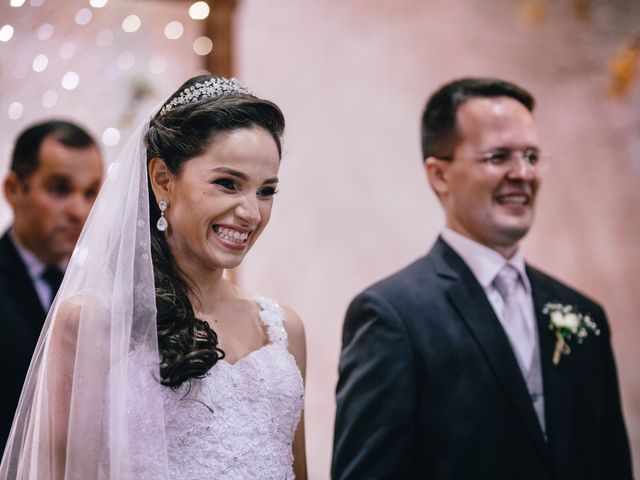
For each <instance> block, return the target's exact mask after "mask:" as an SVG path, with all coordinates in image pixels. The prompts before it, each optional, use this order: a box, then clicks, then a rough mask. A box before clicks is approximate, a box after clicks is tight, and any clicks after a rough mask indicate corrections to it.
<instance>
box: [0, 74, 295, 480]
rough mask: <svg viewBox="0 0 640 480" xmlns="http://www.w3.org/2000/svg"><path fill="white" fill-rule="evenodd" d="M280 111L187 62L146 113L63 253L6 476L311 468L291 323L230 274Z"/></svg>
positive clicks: (260, 193)
mask: <svg viewBox="0 0 640 480" xmlns="http://www.w3.org/2000/svg"><path fill="white" fill-rule="evenodd" d="M283 129H284V118H283V116H282V113H281V111H280V109H279V108H278V107H277V106H276V105H274V104H273V103H271V102H269V101H266V100H262V99H259V98H257V97H255V96H253V95H252V94H251V93H250V92H249V91H248V89H247V88H246V87H245V86H244V85H243V84H241V83H240V82H238V81H237V80H235V79H226V78H222V77H211V76H199V77H194V78H192V79H190V80H188V81H187V82H186V83H185V84H184V85H182V86H181V87H180V89H179V90H178V91H177V92H176V93H175V94H174V95H172V96H171V97H170V98H169V99H168V100H167V102H166V103H165V104H164V106H163V107H162V108H161V109H160V110H159V111H158V112H157V113H156V114H155V115H154V116H153V118H152V119H151V121H150V122H147V123H146V124H145V125H143V126H141V127H140V128H139V129H138V130H137V132H136V133H135V134H134V135H133V137H132V140H130V141H129V143H128V144H127V146H126V147H125V149H124V150H123V152H122V154H121V155H120V157H119V160H118V161H117V162H115V163H114V164H112V165H111V166H110V168H109V172H108V175H107V180H106V181H105V184H104V186H103V188H102V190H101V192H100V195H99V196H98V199H97V201H96V204H95V206H94V208H93V210H92V212H91V215H90V216H89V219H88V221H87V224H86V226H85V229H84V230H83V233H82V236H81V238H80V241H79V243H78V245H77V247H76V250H75V251H74V255H73V257H72V259H71V262H70V265H69V267H68V269H67V274H66V277H65V279H64V282H63V284H62V287H61V289H60V292H59V293H58V297H57V298H56V301H55V303H54V306H53V307H52V309H51V311H50V312H49V316H48V318H47V322H46V324H45V328H44V330H43V333H42V335H41V338H40V341H39V344H38V347H37V348H36V352H35V354H34V358H33V360H32V364H31V367H30V370H29V374H28V376H27V379H26V381H25V386H24V388H23V392H22V396H21V399H20V404H19V406H18V410H17V412H16V416H15V418H14V424H13V427H12V431H11V435H10V437H9V441H8V443H7V446H6V449H5V453H4V456H3V459H2V465H1V466H0V479H21V480H23V479H38V480H40V479H55V480H58V479H92V478H96V479H112V480H115V479H129V478H132V479H133V478H135V479H189V480H198V479H212V478H225V479H249V478H261V479H285V478H294V477H295V478H302V479H304V478H306V460H305V449H304V422H303V421H302V419H301V411H302V408H303V401H304V400H303V397H304V386H303V378H304V372H305V354H306V352H305V339H304V329H303V326H302V322H301V321H300V319H299V318H298V316H297V315H296V314H295V313H294V312H293V311H291V310H290V309H288V308H287V307H284V306H281V305H279V304H278V303H277V302H276V301H274V300H271V299H267V298H263V297H258V296H250V295H247V294H246V293H245V292H243V291H242V290H240V289H239V288H238V287H237V286H235V285H234V284H233V283H231V282H230V281H229V280H227V279H226V278H225V276H224V275H223V272H224V270H225V269H228V268H233V267H236V266H238V265H239V264H240V263H241V262H242V260H243V258H244V256H245V255H246V254H247V252H248V251H249V249H250V248H251V247H252V246H253V244H254V243H255V242H256V240H257V239H258V237H259V236H260V234H261V233H262V231H263V230H264V228H265V227H266V225H267V223H268V222H269V217H270V214H271V208H272V205H273V199H274V195H275V193H276V189H277V183H278V169H279V166H280V156H281V153H282V149H281V143H280V137H281V135H282V131H283Z"/></svg>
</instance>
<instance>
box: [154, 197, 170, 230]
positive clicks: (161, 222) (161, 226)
mask: <svg viewBox="0 0 640 480" xmlns="http://www.w3.org/2000/svg"><path fill="white" fill-rule="evenodd" d="M158 208H160V218H159V219H158V223H156V228H157V229H158V230H160V231H161V232H164V231H165V230H166V229H167V228H169V222H167V219H166V218H164V211H165V210H166V209H167V202H165V201H164V200H160V202H158Z"/></svg>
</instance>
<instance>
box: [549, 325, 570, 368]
mask: <svg viewBox="0 0 640 480" xmlns="http://www.w3.org/2000/svg"><path fill="white" fill-rule="evenodd" d="M555 333H556V348H555V350H554V351H553V364H554V365H558V364H559V363H560V357H561V356H562V354H565V355H569V354H570V353H571V348H570V347H569V345H568V344H567V342H566V341H565V339H564V337H563V336H562V334H561V333H560V332H558V331H556V332H555Z"/></svg>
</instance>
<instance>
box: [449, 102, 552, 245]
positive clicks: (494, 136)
mask: <svg viewBox="0 0 640 480" xmlns="http://www.w3.org/2000/svg"><path fill="white" fill-rule="evenodd" d="M456 120H457V127H458V133H459V136H460V141H459V143H458V144H457V146H456V148H455V149H454V152H453V160H452V161H450V162H448V163H447V165H445V167H444V171H443V174H444V175H445V179H446V189H445V192H444V194H443V195H441V198H442V201H443V205H444V208H445V213H446V216H447V223H448V226H449V227H450V228H452V229H454V230H456V231H458V232H459V233H462V234H463V235H466V236H467V237H469V238H471V239H473V240H476V241H478V242H479V243H482V244H484V245H486V246H488V247H490V248H492V249H494V250H497V251H499V252H500V253H502V254H503V255H504V256H507V257H508V256H511V255H512V254H513V253H514V252H515V250H516V249H517V244H518V241H519V240H520V239H521V238H522V237H523V236H524V235H525V234H526V233H527V232H528V231H529V228H530V227H531V224H532V222H533V217H534V208H535V200H536V195H537V193H538V188H539V186H540V175H539V172H538V171H537V169H536V168H535V167H532V166H530V165H528V164H527V162H526V161H525V159H524V158H523V157H524V155H525V152H539V151H540V142H539V139H538V132H537V128H536V124H535V121H534V119H533V116H532V115H531V112H529V110H527V108H526V107H525V106H524V105H522V104H521V103H520V102H518V101H517V100H515V99H513V98H510V97H492V98H485V97H482V98H472V99H470V100H468V101H466V102H465V103H463V104H462V105H461V106H460V107H459V108H458V111H457V115H456Z"/></svg>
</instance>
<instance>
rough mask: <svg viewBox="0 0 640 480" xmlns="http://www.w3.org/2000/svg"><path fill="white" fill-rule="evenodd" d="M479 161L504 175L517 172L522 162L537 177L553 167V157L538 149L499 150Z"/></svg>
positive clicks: (443, 158)
mask: <svg viewBox="0 0 640 480" xmlns="http://www.w3.org/2000/svg"><path fill="white" fill-rule="evenodd" d="M437 158H440V159H442V160H449V161H451V160H453V159H454V156H453V155H443V156H439V157H437ZM477 159H478V161H480V162H482V163H483V164H485V165H487V167H489V168H491V169H494V170H499V171H500V172H502V173H506V172H510V171H512V170H515V169H516V168H518V167H519V166H520V162H521V161H522V162H523V163H524V165H525V167H527V168H528V169H530V170H532V171H533V173H535V174H536V175H541V174H543V173H544V172H546V171H547V170H548V169H549V167H550V166H551V155H549V154H548V153H544V152H541V151H540V150H538V149H536V148H527V149H526V150H510V149H499V150H494V151H491V152H487V153H483V154H481V155H479V156H478V157H477Z"/></svg>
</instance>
